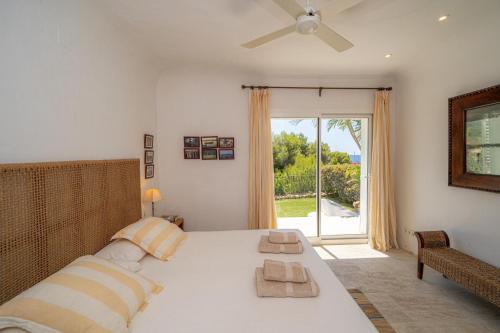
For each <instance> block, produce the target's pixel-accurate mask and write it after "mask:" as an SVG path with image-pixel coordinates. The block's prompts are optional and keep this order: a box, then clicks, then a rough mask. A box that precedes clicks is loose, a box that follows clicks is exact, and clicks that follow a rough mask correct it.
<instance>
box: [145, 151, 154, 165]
mask: <svg viewBox="0 0 500 333" xmlns="http://www.w3.org/2000/svg"><path fill="white" fill-rule="evenodd" d="M154 159H155V151H154V150H145V151H144V164H153V162H154Z"/></svg>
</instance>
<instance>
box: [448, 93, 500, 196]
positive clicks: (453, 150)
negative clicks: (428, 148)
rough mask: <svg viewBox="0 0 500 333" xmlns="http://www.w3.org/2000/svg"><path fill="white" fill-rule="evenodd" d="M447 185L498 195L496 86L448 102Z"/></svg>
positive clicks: (499, 108) (499, 136) (499, 111)
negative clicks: (496, 193) (491, 192)
mask: <svg viewBox="0 0 500 333" xmlns="http://www.w3.org/2000/svg"><path fill="white" fill-rule="evenodd" d="M448 184H449V185H451V186H459V187H465V188H472V189H477V190H485V191H494V192H500V85H499V86H495V87H490V88H487V89H483V90H479V91H475V92H472V93H468V94H465V95H461V96H456V97H453V98H450V99H449V165H448Z"/></svg>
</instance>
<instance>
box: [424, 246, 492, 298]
mask: <svg viewBox="0 0 500 333" xmlns="http://www.w3.org/2000/svg"><path fill="white" fill-rule="evenodd" d="M422 262H423V263H424V264H426V265H428V266H429V267H432V268H434V269H435V270H437V271H439V272H441V273H443V274H444V275H446V277H448V278H449V279H451V280H454V281H455V282H457V283H460V284H462V285H463V286H464V287H466V288H468V289H470V290H471V291H473V292H474V293H476V294H478V295H480V296H483V297H485V298H487V299H488V300H489V301H491V302H492V303H493V304H496V305H497V306H500V269H499V268H496V267H495V266H492V265H489V264H487V263H485V262H483V261H481V260H479V259H476V258H474V257H471V256H469V255H466V254H464V253H462V252H459V251H457V250H455V249H452V248H424V249H422Z"/></svg>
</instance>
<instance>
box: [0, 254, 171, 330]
mask: <svg viewBox="0 0 500 333" xmlns="http://www.w3.org/2000/svg"><path fill="white" fill-rule="evenodd" d="M161 289H162V287H161V286H159V285H158V284H156V283H155V282H153V281H151V280H150V279H148V278H146V277H143V276H141V275H139V274H136V273H132V272H130V271H128V270H126V269H123V268H121V267H119V266H118V265H115V264H113V263H111V262H110V261H108V260H105V259H102V258H97V257H95V256H84V257H80V258H78V259H76V260H75V261H73V262H72V263H70V264H69V265H68V266H66V267H64V268H63V269H62V270H60V271H58V272H56V273H55V274H53V275H51V276H49V277H48V278H46V279H45V280H43V281H41V282H39V283H37V284H36V285H34V286H33V287H31V288H29V289H28V290H25V291H24V292H23V293H21V294H19V295H17V296H16V297H14V298H13V299H11V300H10V301H8V302H6V303H4V304H2V305H1V306H0V329H2V328H7V327H20V328H22V329H24V330H27V331H28V332H31V333H49V332H50V333H54V332H73V333H88V332H114V333H129V332H130V330H129V327H128V324H129V323H130V322H131V320H132V319H133V318H134V316H135V314H136V313H137V312H138V311H141V310H143V309H144V307H145V306H146V305H147V301H148V299H149V298H150V296H151V294H157V293H159V292H160V291H161Z"/></svg>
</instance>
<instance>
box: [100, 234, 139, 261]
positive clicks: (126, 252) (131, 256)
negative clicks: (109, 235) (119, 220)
mask: <svg viewBox="0 0 500 333" xmlns="http://www.w3.org/2000/svg"><path fill="white" fill-rule="evenodd" d="M145 255H146V251H144V250H143V249H142V248H141V247H139V246H137V245H135V244H134V243H132V242H131V241H128V240H126V239H118V240H115V241H114V242H112V243H111V244H109V245H107V246H105V247H104V248H103V249H102V250H101V251H99V252H97V253H96V254H95V256H96V257H99V258H102V259H106V260H118V261H136V262H137V261H139V260H141V259H142V258H143V257H144V256H145Z"/></svg>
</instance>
